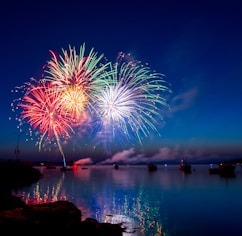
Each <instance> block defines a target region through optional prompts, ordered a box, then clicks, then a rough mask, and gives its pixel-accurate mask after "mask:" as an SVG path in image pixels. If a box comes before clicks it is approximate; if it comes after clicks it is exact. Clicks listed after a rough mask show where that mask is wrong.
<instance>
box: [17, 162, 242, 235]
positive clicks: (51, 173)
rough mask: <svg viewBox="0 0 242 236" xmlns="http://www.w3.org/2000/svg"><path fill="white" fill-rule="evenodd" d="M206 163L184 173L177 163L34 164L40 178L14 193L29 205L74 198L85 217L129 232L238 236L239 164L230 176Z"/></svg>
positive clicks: (240, 227) (241, 173)
mask: <svg viewBox="0 0 242 236" xmlns="http://www.w3.org/2000/svg"><path fill="white" fill-rule="evenodd" d="M209 167H210V165H194V166H192V172H191V173H189V174H186V173H183V172H182V171H180V170H179V168H178V166H176V165H160V166H158V169H157V170H156V171H152V172H149V171H148V170H147V166H132V165H129V166H119V168H118V169H114V168H113V166H87V168H81V167H78V168H77V169H76V170H75V171H74V170H73V171H66V172H62V171H60V168H59V167H57V168H56V169H52V170H48V169H46V168H45V167H44V166H42V167H38V168H40V170H41V172H43V174H44V177H43V178H42V179H40V180H39V181H38V182H37V183H35V184H33V185H32V186H30V187H26V188H23V189H21V190H19V191H18V192H17V193H16V192H15V193H14V194H16V195H18V196H20V195H21V196H22V197H23V200H24V201H26V202H28V203H29V204H32V203H42V202H48V201H56V200H68V201H71V202H73V203H74V204H75V205H76V206H77V207H78V208H80V210H81V211H82V220H84V219H85V218H87V217H91V218H95V219H97V220H98V221H99V222H110V223H122V226H123V227H124V228H126V233H124V235H125V236H126V235H127V236H128V235H130V236H158V235H159V236H168V235H169V236H174V235H175V236H189V235H190V236H195V235H196V236H210V235H211V236H212V235H213V236H215V235H219V236H225V235H226V236H228V235H233V236H237V235H238V236H239V235H241V232H242V225H241V223H240V222H241V212H242V203H241V199H242V168H241V167H240V166H237V167H236V170H235V174H236V175H235V176H234V177H230V178H225V177H221V176H219V175H211V174H209V172H208V169H209Z"/></svg>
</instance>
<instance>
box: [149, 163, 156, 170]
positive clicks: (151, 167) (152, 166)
mask: <svg viewBox="0 0 242 236" xmlns="http://www.w3.org/2000/svg"><path fill="white" fill-rule="evenodd" d="M155 170H157V165H155V164H148V171H155Z"/></svg>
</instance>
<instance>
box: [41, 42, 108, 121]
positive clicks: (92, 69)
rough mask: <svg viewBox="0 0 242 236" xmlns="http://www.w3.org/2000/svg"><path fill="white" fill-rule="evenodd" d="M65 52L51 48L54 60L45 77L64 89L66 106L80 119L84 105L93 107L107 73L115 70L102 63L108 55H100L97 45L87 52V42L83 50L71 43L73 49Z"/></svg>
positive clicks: (57, 87)
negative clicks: (95, 50) (58, 51)
mask: <svg viewBox="0 0 242 236" xmlns="http://www.w3.org/2000/svg"><path fill="white" fill-rule="evenodd" d="M62 52H63V56H61V55H60V56H59V57H57V56H56V55H55V53H54V52H53V51H51V55H52V59H51V60H50V61H49V62H48V63H47V65H46V69H45V73H46V75H45V80H46V81H49V82H50V83H51V84H52V85H53V86H55V87H56V89H58V90H60V91H63V97H62V104H63V106H65V107H66V109H67V110H69V111H71V114H72V115H73V116H74V117H73V118H74V119H76V120H78V117H77V116H80V115H81V112H82V111H83V110H84V108H85V107H88V108H89V107H90V106H91V104H92V101H93V100H94V99H95V94H96V91H98V90H100V89H101V88H102V87H103V86H105V84H106V83H107V82H106V78H107V75H108V74H109V73H112V72H111V71H110V70H109V68H110V62H108V63H101V60H102V59H103V58H104V55H103V54H101V55H100V56H98V55H97V53H96V52H94V49H93V48H92V49H91V50H90V52H89V54H88V55H85V44H83V45H82V46H81V47H80V51H79V53H78V52H77V51H76V49H75V48H74V47H73V48H72V47H71V46H69V50H63V49H62Z"/></svg>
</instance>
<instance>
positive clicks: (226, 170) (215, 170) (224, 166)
mask: <svg viewBox="0 0 242 236" xmlns="http://www.w3.org/2000/svg"><path fill="white" fill-rule="evenodd" d="M208 171H209V174H219V175H222V176H234V175H235V173H234V171H235V166H234V165H232V164H228V163H220V164H219V165H218V166H217V167H213V166H212V165H211V167H210V168H209V169H208Z"/></svg>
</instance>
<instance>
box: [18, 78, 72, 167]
mask: <svg viewBox="0 0 242 236" xmlns="http://www.w3.org/2000/svg"><path fill="white" fill-rule="evenodd" d="M60 98H61V93H60V92H59V91H56V90H54V89H53V87H52V85H51V84H50V83H46V82H44V81H40V82H39V83H38V84H37V85H32V84H31V85H30V87H29V88H28V90H27V92H26V93H25V94H24V96H23V98H22V100H21V102H20V103H19V104H18V106H19V107H20V108H22V111H21V119H22V120H26V121H27V123H29V124H30V126H31V127H33V129H34V130H36V129H38V130H39V132H40V134H41V138H40V141H39V149H40V148H41V145H42V141H43V139H44V138H45V137H46V138H47V139H48V140H51V139H52V138H53V137H55V140H56V142H57V145H58V148H59V150H60V153H61V155H62V157H63V162H64V166H66V162H65V155H64V152H63V149H62V146H61V138H63V139H66V138H69V137H70V132H72V131H73V129H72V127H71V125H70V119H69V116H68V115H66V112H65V111H64V109H63V108H62V106H61V103H60V101H61V99H60Z"/></svg>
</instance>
